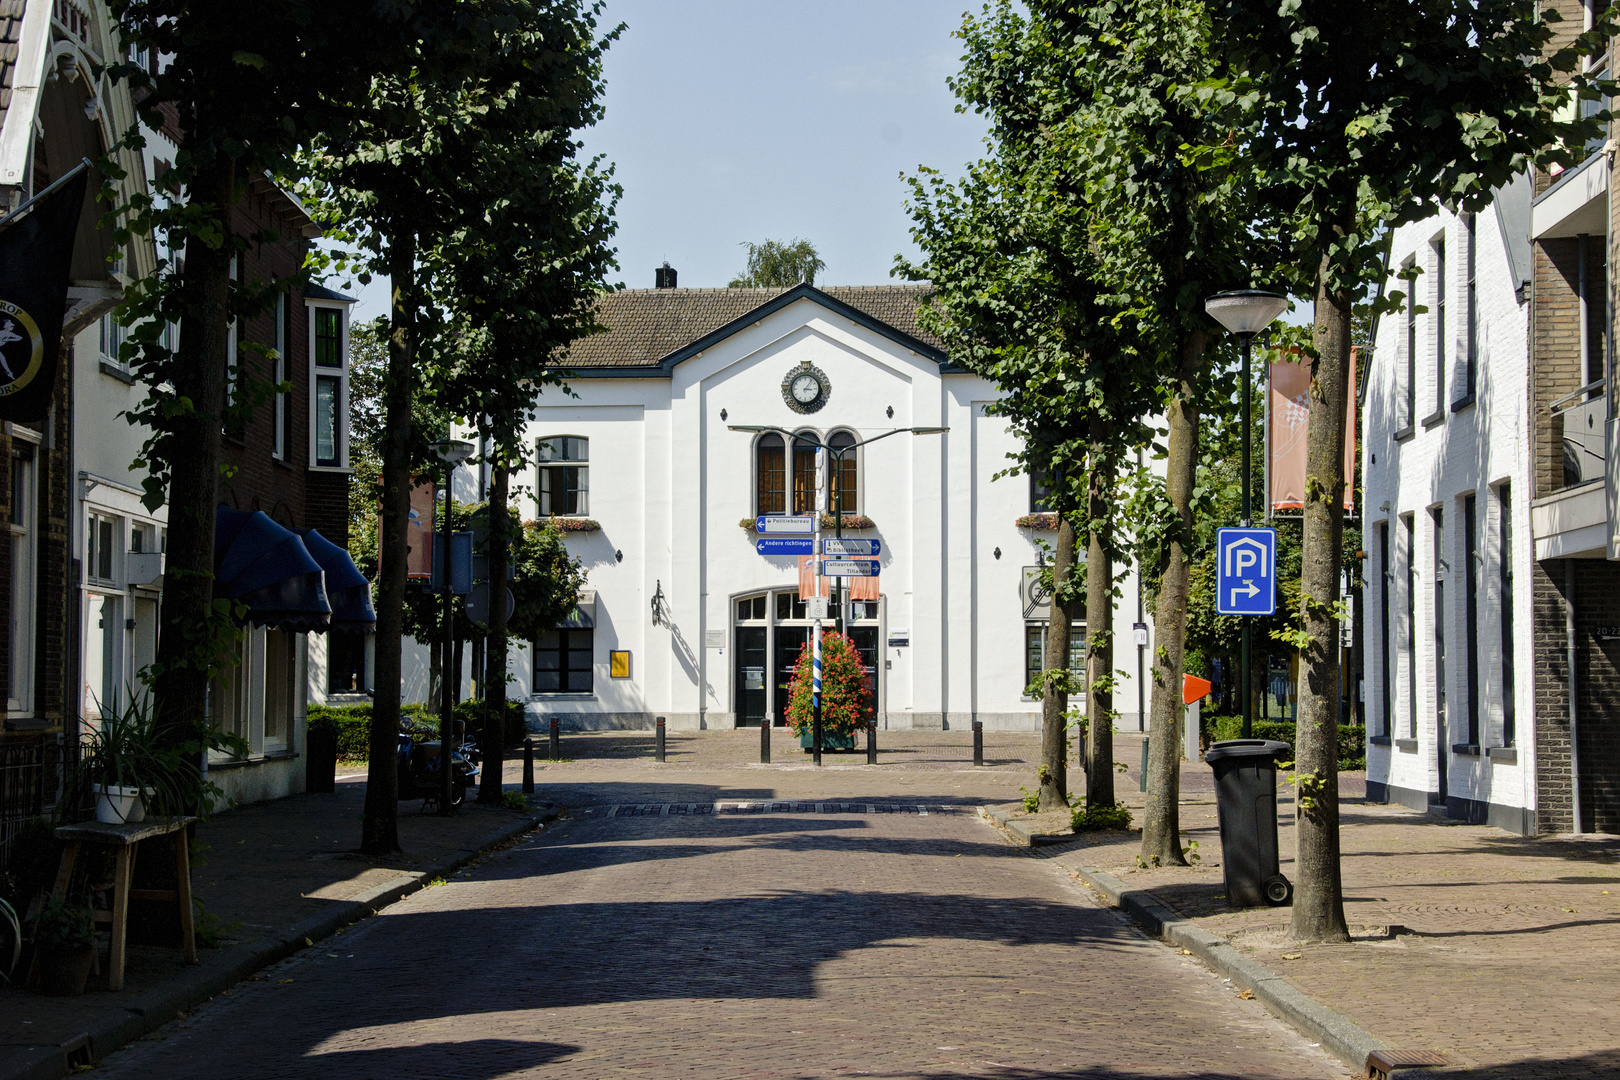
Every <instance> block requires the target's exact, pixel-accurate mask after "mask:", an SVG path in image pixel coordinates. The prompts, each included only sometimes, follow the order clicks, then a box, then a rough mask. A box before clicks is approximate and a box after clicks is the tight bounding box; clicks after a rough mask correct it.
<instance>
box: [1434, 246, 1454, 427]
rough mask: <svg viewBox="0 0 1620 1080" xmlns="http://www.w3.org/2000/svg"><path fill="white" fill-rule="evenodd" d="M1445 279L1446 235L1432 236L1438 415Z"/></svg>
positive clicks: (1442, 399) (1442, 393)
mask: <svg viewBox="0 0 1620 1080" xmlns="http://www.w3.org/2000/svg"><path fill="white" fill-rule="evenodd" d="M1450 284H1451V283H1450V282H1449V281H1447V280H1446V237H1445V234H1444V233H1441V234H1440V235H1439V236H1437V237H1435V238H1434V411H1435V415H1436V416H1439V415H1441V414H1443V413H1444V412H1445V411H1446V294H1447V293H1449V292H1451V289H1450V287H1449V286H1450Z"/></svg>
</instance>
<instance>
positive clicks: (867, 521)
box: [737, 513, 1057, 532]
mask: <svg viewBox="0 0 1620 1080" xmlns="http://www.w3.org/2000/svg"><path fill="white" fill-rule="evenodd" d="M758 521H759V519H758V518H751V517H750V518H743V519H742V520H741V521H739V522H737V526H738V528H741V529H745V530H747V531H748V532H753V531H754V525H755V524H756V523H757V522H758ZM821 527H822V528H823V529H836V528H837V527H838V519H837V518H836V517H834V516H833V515H832V514H828V513H823V514H822V515H821ZM844 528H846V529H875V528H877V523H876V522H874V521H873V520H872V519H871V518H869V517H867V516H866V515H865V514H845V515H844ZM1052 528H1054V529H1055V528H1057V526H1056V525H1053V526H1052Z"/></svg>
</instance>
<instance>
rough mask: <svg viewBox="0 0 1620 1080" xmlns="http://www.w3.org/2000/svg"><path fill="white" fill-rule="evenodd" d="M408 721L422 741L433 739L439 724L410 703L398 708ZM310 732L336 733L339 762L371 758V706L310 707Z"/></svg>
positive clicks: (418, 705) (420, 705)
mask: <svg viewBox="0 0 1620 1080" xmlns="http://www.w3.org/2000/svg"><path fill="white" fill-rule="evenodd" d="M400 709H401V711H402V712H404V713H405V714H406V715H407V716H409V717H410V718H411V720H412V721H413V722H414V723H415V724H416V726H417V728H418V729H420V730H419V735H420V736H421V737H422V738H429V739H436V738H438V735H439V721H438V718H437V717H435V716H434V715H433V714H432V713H430V712H428V707H427V705H425V704H423V703H422V702H412V703H410V704H408V705H402V706H400ZM308 715H309V726H310V727H311V728H321V727H331V728H333V729H335V730H336V731H337V752H338V757H340V758H367V757H370V756H371V706H370V705H316V704H313V703H311V705H310V706H309V713H308Z"/></svg>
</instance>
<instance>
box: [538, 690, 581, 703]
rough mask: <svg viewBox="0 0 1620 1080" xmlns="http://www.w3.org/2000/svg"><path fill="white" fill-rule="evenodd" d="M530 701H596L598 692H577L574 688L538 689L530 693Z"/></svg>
mask: <svg viewBox="0 0 1620 1080" xmlns="http://www.w3.org/2000/svg"><path fill="white" fill-rule="evenodd" d="M529 700H530V701H595V700H596V694H595V693H594V692H592V693H589V694H580V693H575V692H574V691H572V690H555V691H548V690H536V691H534V692H533V693H531V694H530V695H529Z"/></svg>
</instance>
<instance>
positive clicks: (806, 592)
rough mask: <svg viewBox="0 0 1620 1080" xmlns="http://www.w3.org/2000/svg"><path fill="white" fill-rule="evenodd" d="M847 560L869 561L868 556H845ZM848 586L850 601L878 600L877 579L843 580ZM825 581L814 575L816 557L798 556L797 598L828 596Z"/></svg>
mask: <svg viewBox="0 0 1620 1080" xmlns="http://www.w3.org/2000/svg"><path fill="white" fill-rule="evenodd" d="M843 557H844V558H847V559H869V558H872V557H873V556H870V555H846V556H843ZM844 581H845V582H846V583H847V584H848V586H849V598H850V599H851V600H876V599H877V598H878V579H877V578H875V577H858V578H845V579H844ZM829 595H831V594H830V592H829V591H828V584H827V579H826V578H824V577H821V576H820V575H818V574H817V573H816V556H814V555H800V556H799V598H800V599H803V598H804V597H806V596H829Z"/></svg>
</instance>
